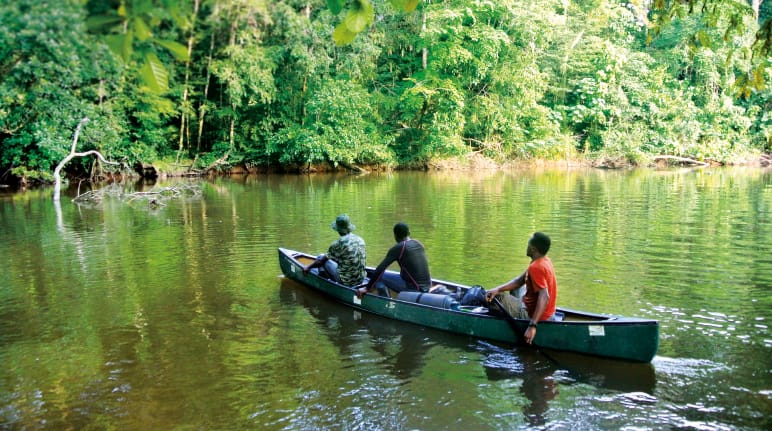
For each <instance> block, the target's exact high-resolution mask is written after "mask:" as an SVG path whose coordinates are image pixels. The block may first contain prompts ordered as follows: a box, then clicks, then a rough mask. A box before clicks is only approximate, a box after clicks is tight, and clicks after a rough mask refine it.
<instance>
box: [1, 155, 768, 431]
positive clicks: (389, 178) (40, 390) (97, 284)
mask: <svg viewBox="0 0 772 431" xmlns="http://www.w3.org/2000/svg"><path fill="white" fill-rule="evenodd" d="M181 184H182V183H181V182H179V181H169V182H160V183H158V184H156V185H154V186H152V185H142V184H125V185H112V186H110V187H111V189H110V190H111V191H112V192H111V193H109V194H106V195H105V197H104V199H103V200H101V201H99V202H92V203H89V204H81V205H76V204H75V203H73V202H72V197H73V196H74V193H76V190H74V189H70V190H67V191H66V193H67V195H65V196H64V197H63V199H62V203H61V208H60V209H59V210H58V211H57V208H56V206H55V205H54V203H53V201H52V199H51V196H52V190H51V189H41V190H31V191H25V192H17V193H9V192H5V193H3V194H0V256H2V269H0V363H2V364H3V367H2V370H1V371H0V428H2V429H10V430H17V429H18V430H38V429H40V430H44V429H57V430H59V429H76V430H82V429H94V430H101V429H119V430H126V429H158V430H161V429H163V430H172V429H174V430H199V429H206V430H245V429H254V430H340V429H346V430H455V429H459V430H460V429H470V430H471V429H474V430H511V429H550V430H576V429H583V430H606V429H613V430H617V429H628V430H641V429H678V430H736V429H741V430H767V429H770V428H772V421H771V420H770V417H772V336H771V335H770V332H769V327H768V326H769V324H770V322H769V320H770V318H772V313H771V311H770V310H772V291H771V290H770V288H772V171H770V170H763V169H759V168H716V169H668V170H647V169H637V170H623V171H608V170H592V169H555V168H551V169H547V168H533V169H524V170H514V171H498V172H482V173H479V172H476V173H470V172H456V171H449V172H439V173H424V172H397V173H391V174H370V175H363V176H350V175H327V174H325V175H310V176H281V175H264V176H244V177H230V178H218V179H210V180H196V181H193V182H185V184H186V185H188V186H190V187H192V188H193V190H198V191H200V192H199V193H192V194H184V195H182V196H180V197H176V198H171V199H169V200H167V201H165V202H161V203H160V204H159V205H148V204H147V201H146V200H144V199H135V200H132V201H128V200H127V199H126V196H125V193H129V192H134V191H140V190H144V191H148V190H158V188H159V187H178V186H180V185H181ZM154 187H155V188H154ZM121 194H124V195H123V196H121ZM340 213H347V214H349V216H350V217H351V220H352V222H353V223H354V224H355V225H356V230H355V232H356V233H357V234H359V235H360V236H362V237H363V238H364V239H365V241H366V242H367V253H368V259H367V260H368V264H369V265H373V266H374V265H377V264H378V262H379V261H380V259H381V258H382V256H383V255H384V254H385V252H386V250H387V249H388V247H390V246H391V245H392V243H393V241H394V240H393V236H392V234H391V228H392V226H393V224H394V223H395V222H397V221H405V222H407V223H408V224H409V225H410V228H411V231H412V237H413V238H416V239H419V240H420V241H422V242H423V243H424V245H425V246H426V248H427V253H428V257H429V261H430V265H431V270H432V275H433V276H434V277H435V278H440V279H445V280H453V281H459V282H463V283H466V284H481V285H483V286H484V287H493V286H495V285H497V284H500V283H503V282H505V281H507V280H508V279H510V278H512V277H513V276H515V275H517V274H519V273H520V272H521V271H522V270H523V269H524V268H525V266H526V265H527V264H528V257H527V256H525V249H526V241H527V240H528V237H529V236H530V234H531V233H532V232H534V231H537V230H539V231H544V232H546V233H548V234H549V235H550V236H551V237H552V240H553V243H552V249H551V250H550V252H549V255H550V257H551V259H552V261H553V263H554V266H555V269H556V272H557V275H558V284H559V295H558V303H559V305H561V306H564V307H568V308H574V309H579V310H585V311H592V312H600V313H609V314H619V315H629V316H638V317H645V318H654V319H657V320H659V321H660V347H659V351H658V353H657V356H656V357H655V358H654V360H653V361H652V363H651V364H632V363H627V362H623V361H611V360H603V359H598V358H589V357H586V356H581V355H567V354H560V353H558V352H542V351H539V350H537V349H534V348H528V347H515V348H513V347H512V346H507V345H500V344H496V343H491V342H487V341H484V340H480V339H475V338H471V337H465V336H459V335H453V334H448V333H444V332H440V331H436V330H430V329H426V328H421V327H417V326H413V325H409V324H402V323H398V322H393V321H389V320H385V319H382V318H378V317H375V316H372V315H368V314H362V313H359V312H354V311H353V310H351V309H348V308H346V307H343V306H341V305H339V304H337V303H334V302H332V301H330V300H328V299H327V298H325V297H322V296H319V295H318V294H315V293H314V292H311V291H309V290H308V289H306V288H305V287H303V286H300V285H298V284H296V283H294V282H292V281H290V280H286V279H284V278H283V277H281V271H280V269H279V265H278V260H277V253H276V248H277V247H280V246H282V247H288V248H293V249H297V250H303V251H308V252H312V253H320V252H324V251H325V250H326V248H327V246H328V245H329V244H330V242H332V241H333V240H334V239H335V238H336V236H337V233H335V232H334V231H333V230H331V229H330V223H331V222H332V221H334V219H335V217H336V216H337V215H338V214H340ZM537 336H538V335H537Z"/></svg>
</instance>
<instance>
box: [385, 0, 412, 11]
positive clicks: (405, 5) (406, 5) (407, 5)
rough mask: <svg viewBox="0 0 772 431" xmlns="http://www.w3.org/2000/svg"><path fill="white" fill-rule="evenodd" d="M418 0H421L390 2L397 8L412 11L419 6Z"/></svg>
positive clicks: (395, 0)
mask: <svg viewBox="0 0 772 431" xmlns="http://www.w3.org/2000/svg"><path fill="white" fill-rule="evenodd" d="M418 1H419V0H390V3H391V5H392V6H394V8H395V9H398V10H401V11H403V12H412V11H414V10H415V8H416V7H418Z"/></svg>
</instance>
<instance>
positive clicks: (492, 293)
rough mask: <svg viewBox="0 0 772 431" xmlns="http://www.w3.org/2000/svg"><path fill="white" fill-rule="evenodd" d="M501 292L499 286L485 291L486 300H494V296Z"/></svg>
mask: <svg viewBox="0 0 772 431" xmlns="http://www.w3.org/2000/svg"><path fill="white" fill-rule="evenodd" d="M498 294H499V289H498V288H497V287H494V288H493V289H491V290H489V291H487V292H485V300H486V301H488V302H491V301H493V298H495V297H496V295H498Z"/></svg>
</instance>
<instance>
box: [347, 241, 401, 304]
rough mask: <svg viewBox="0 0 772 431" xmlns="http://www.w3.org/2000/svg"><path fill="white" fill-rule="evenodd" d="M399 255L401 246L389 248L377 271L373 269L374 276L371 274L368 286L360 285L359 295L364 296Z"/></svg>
mask: <svg viewBox="0 0 772 431" xmlns="http://www.w3.org/2000/svg"><path fill="white" fill-rule="evenodd" d="M398 256H399V248H395V247H392V248H390V249H389V251H388V252H386V257H384V258H383V260H382V261H381V263H379V264H378V267H377V268H375V271H373V274H372V276H370V280H369V281H368V282H367V286H365V287H360V288H359V289H357V296H358V297H360V298H361V297H362V295H364V294H365V293H366V292H368V291H370V289H372V288H373V286H375V283H376V282H377V281H378V279H380V278H381V275H383V273H384V271H386V268H388V267H389V265H391V264H392V262H394V261H395V260H397V257H398Z"/></svg>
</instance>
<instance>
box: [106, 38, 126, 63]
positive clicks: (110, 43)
mask: <svg viewBox="0 0 772 431" xmlns="http://www.w3.org/2000/svg"><path fill="white" fill-rule="evenodd" d="M125 39H126V35H125V34H110V35H107V36H105V43H107V47H108V48H110V51H112V52H113V54H115V56H116V57H118V58H120V59H121V60H123V61H124V62H125V61H128V59H127V58H124V57H123V46H124V43H125Z"/></svg>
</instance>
